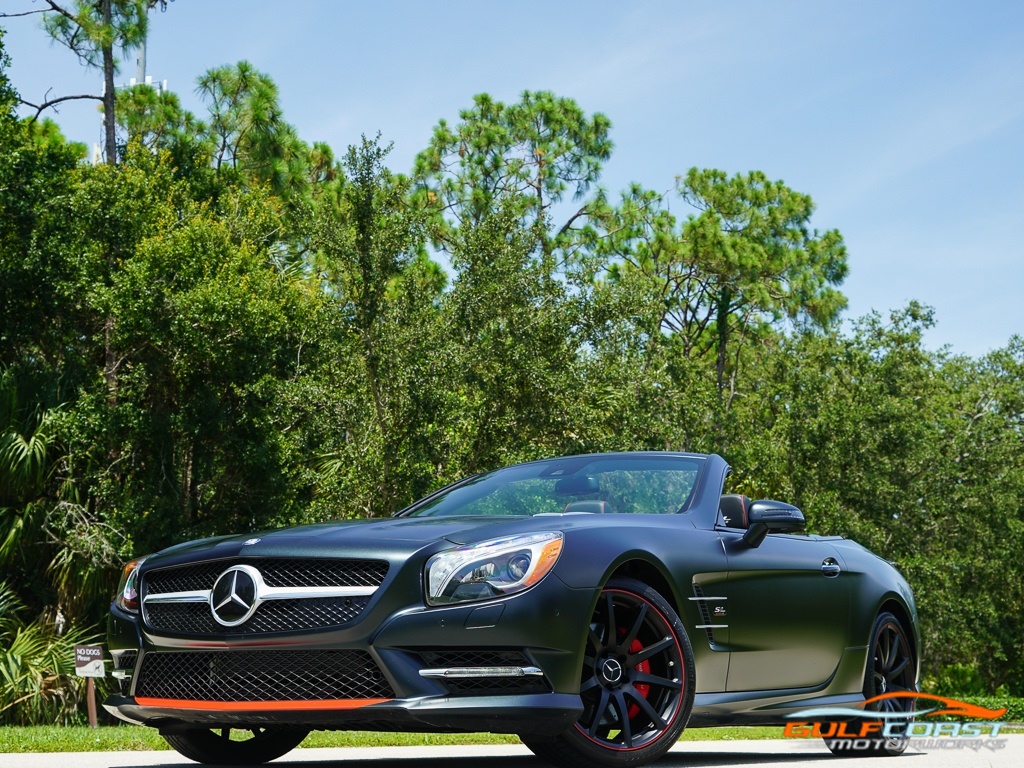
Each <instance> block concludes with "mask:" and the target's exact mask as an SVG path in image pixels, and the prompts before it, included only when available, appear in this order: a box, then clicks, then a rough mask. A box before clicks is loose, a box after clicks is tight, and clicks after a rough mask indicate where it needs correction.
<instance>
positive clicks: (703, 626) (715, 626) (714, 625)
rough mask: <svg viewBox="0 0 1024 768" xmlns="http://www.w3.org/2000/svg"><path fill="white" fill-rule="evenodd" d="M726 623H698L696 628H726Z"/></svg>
mask: <svg viewBox="0 0 1024 768" xmlns="http://www.w3.org/2000/svg"><path fill="white" fill-rule="evenodd" d="M728 628H729V625H728V624H698V625H697V629H728Z"/></svg>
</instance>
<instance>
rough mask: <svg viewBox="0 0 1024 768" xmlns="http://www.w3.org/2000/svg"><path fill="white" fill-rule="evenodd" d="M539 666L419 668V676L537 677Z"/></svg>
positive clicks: (540, 673) (540, 672)
mask: <svg viewBox="0 0 1024 768" xmlns="http://www.w3.org/2000/svg"><path fill="white" fill-rule="evenodd" d="M543 674H544V673H543V672H542V671H541V669H540V668H539V667H438V668H436V669H421V670H420V676H421V677H432V678H434V677H437V678H473V677H527V676H531V677H539V676H541V675H543Z"/></svg>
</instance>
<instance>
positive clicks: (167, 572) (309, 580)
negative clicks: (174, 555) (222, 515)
mask: <svg viewBox="0 0 1024 768" xmlns="http://www.w3.org/2000/svg"><path fill="white" fill-rule="evenodd" d="M233 565H251V566H252V567H254V568H256V570H258V571H259V572H260V575H262V576H263V581H264V582H265V583H266V585H267V586H268V587H379V586H380V585H381V583H382V582H383V581H384V577H385V576H386V575H387V573H388V564H387V563H386V562H385V561H383V560H299V559H288V560H285V559H281V558H258V557H251V558H232V559H228V560H213V561H210V562H206V563H195V564H192V565H179V566H175V567H171V568H159V569H157V570H155V571H150V572H149V573H147V574H146V579H145V581H146V593H147V594H150V595H156V594H164V593H166V592H197V591H199V590H204V589H213V584H214V582H215V581H217V577H218V576H220V575H221V574H222V573H224V571H226V570H227V569H228V568H230V567H231V566H233Z"/></svg>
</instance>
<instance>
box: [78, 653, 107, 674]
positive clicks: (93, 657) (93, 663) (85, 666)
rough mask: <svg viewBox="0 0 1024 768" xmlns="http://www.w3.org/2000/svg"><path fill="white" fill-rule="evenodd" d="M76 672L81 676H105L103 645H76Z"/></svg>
mask: <svg viewBox="0 0 1024 768" xmlns="http://www.w3.org/2000/svg"><path fill="white" fill-rule="evenodd" d="M75 674H76V675H78V676H79V677H105V676H106V670H104V669H103V646H102V645H76V646H75Z"/></svg>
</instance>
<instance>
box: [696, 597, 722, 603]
mask: <svg viewBox="0 0 1024 768" xmlns="http://www.w3.org/2000/svg"><path fill="white" fill-rule="evenodd" d="M686 599H687V600H691V601H693V602H699V601H701V600H728V599H729V598H728V597H688V598H686Z"/></svg>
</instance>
